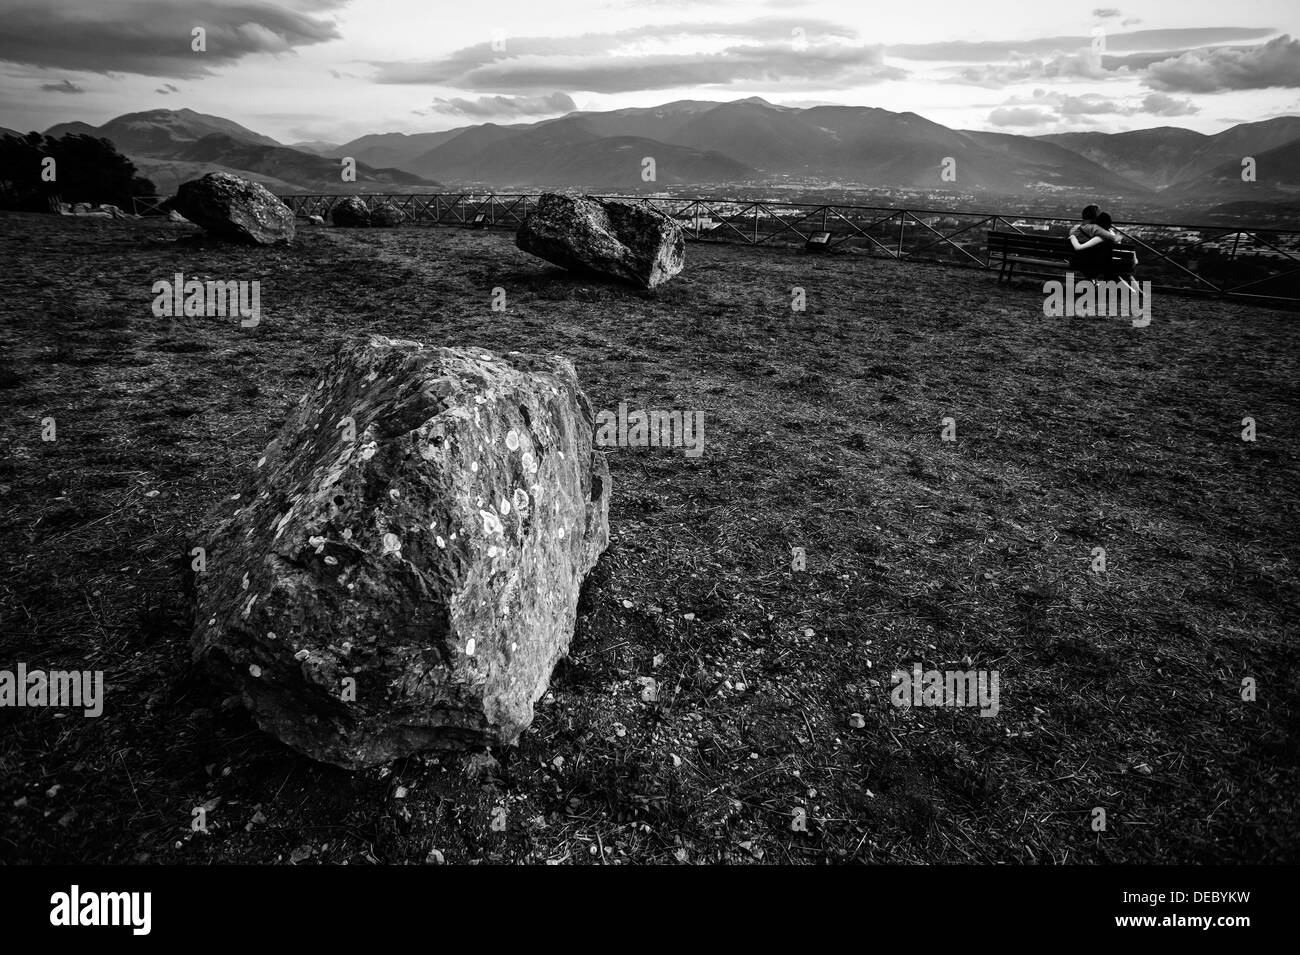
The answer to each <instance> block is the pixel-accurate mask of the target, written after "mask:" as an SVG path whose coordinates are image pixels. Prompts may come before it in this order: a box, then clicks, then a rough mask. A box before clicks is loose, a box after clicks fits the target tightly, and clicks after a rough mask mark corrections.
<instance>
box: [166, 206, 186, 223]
mask: <svg viewBox="0 0 1300 955" xmlns="http://www.w3.org/2000/svg"><path fill="white" fill-rule="evenodd" d="M167 221H169V222H189V221H190V220H189V219H187V218H185V217H184V216H183V215H181V214H180V213H179V212H177V211H176V210H175V209H172V210H171V211H169V212H168V213H167Z"/></svg>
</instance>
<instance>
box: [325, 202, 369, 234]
mask: <svg viewBox="0 0 1300 955" xmlns="http://www.w3.org/2000/svg"><path fill="white" fill-rule="evenodd" d="M330 221H331V222H333V223H334V224H335V225H336V226H340V227H342V228H346V229H355V228H362V227H365V226H368V225H370V209H369V208H368V207H367V206H366V201H365V200H364V199H361V198H359V197H357V196H348V197H347V198H346V199H344V200H343V201H342V202H340V203H338V204H337V205H336V206H335V207H334V208H333V209H332V210H330Z"/></svg>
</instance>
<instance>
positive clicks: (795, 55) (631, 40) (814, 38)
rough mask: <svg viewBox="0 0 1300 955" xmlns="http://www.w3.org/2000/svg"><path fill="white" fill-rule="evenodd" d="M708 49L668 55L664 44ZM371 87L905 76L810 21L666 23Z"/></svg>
mask: <svg viewBox="0 0 1300 955" xmlns="http://www.w3.org/2000/svg"><path fill="white" fill-rule="evenodd" d="M683 38H684V39H687V40H689V41H690V43H691V45H693V46H699V47H708V49H707V50H705V49H701V50H700V51H699V52H691V53H676V52H668V50H670V49H671V46H670V43H671V41H674V40H678V39H683ZM376 66H377V67H378V73H377V75H376V80H377V82H380V83H396V84H400V83H428V84H437V85H444V86H452V87H456V88H459V89H470V90H479V91H483V92H492V93H515V92H524V91H538V90H553V89H557V88H564V89H574V90H585V91H589V92H596V93H622V92H631V91H636V90H656V89H670V88H673V87H679V86H693V85H694V86H702V85H710V86H712V85H717V86H726V85H729V84H733V83H746V84H777V85H780V84H784V83H791V84H793V85H794V86H796V87H797V86H798V85H799V84H801V83H812V82H814V81H815V83H816V84H818V85H821V86H850V85H855V84H860V83H871V82H875V81H879V80H883V79H897V78H901V77H903V76H906V75H907V74H906V71H904V70H901V69H898V68H897V67H892V66H889V65H887V64H886V63H885V62H884V55H883V52H882V50H881V48H880V47H879V46H868V45H864V44H862V43H860V42H859V41H858V38H857V35H856V34H855V33H854V32H853V31H852V30H850V29H848V28H846V27H842V26H840V25H838V24H835V23H831V22H829V21H824V20H816V19H812V18H789V17H764V18H759V19H757V20H753V21H750V22H748V23H743V24H736V23H689V24H688V23H669V24H658V25H652V26H646V27H638V28H636V29H631V30H622V31H617V32H612V33H586V34H581V35H578V36H572V37H505V38H504V44H503V45H502V48H501V49H497V50H494V49H492V44H491V43H480V44H476V45H474V46H469V47H465V48H463V49H460V50H456V51H454V52H453V53H451V54H449V55H448V56H446V57H443V58H441V59H437V60H430V61H425V62H417V63H378V64H376Z"/></svg>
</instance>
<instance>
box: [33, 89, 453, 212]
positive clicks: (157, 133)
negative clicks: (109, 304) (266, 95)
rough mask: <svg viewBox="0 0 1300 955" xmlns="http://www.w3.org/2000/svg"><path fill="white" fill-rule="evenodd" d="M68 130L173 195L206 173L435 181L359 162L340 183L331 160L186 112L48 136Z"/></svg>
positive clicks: (403, 186)
mask: <svg viewBox="0 0 1300 955" xmlns="http://www.w3.org/2000/svg"><path fill="white" fill-rule="evenodd" d="M68 133H75V134H81V135H86V136H98V137H100V138H103V139H108V140H110V141H112V143H113V145H114V146H116V147H117V150H118V152H120V153H122V154H124V155H125V156H127V157H129V158H130V160H131V161H132V162H133V163H135V165H136V168H137V169H139V170H140V173H141V174H142V175H144V176H147V177H148V178H150V179H152V180H153V181H154V185H156V186H157V187H158V188H159V189H160V190H164V191H167V190H171V191H175V188H176V187H177V186H178V185H180V183H182V182H184V181H186V180H188V179H195V178H197V177H199V176H201V175H203V174H204V173H206V172H233V173H235V174H236V175H240V176H244V177H245V178H248V179H252V180H254V181H256V182H260V183H262V184H263V185H265V186H267V187H268V188H270V189H272V190H274V191H277V192H361V191H365V190H370V191H381V192H412V191H415V192H423V191H430V190H436V189H439V188H441V183H438V182H436V181H434V180H431V179H425V178H423V177H421V176H417V175H413V174H412V173H409V172H406V171H405V170H402V169H392V168H375V167H373V166H370V165H368V164H366V163H364V162H360V161H358V163H357V182H356V183H355V184H353V183H344V182H343V181H342V177H341V175H340V170H341V167H340V164H339V161H338V160H337V159H335V158H332V157H329V156H323V155H320V154H319V153H315V152H308V151H306V150H302V149H293V148H291V147H288V146H283V145H281V144H280V143H278V142H276V141H275V140H274V139H272V138H271V137H270V136H263V135H262V134H261V133H256V132H254V131H253V130H251V129H247V128H246V127H244V126H240V125H239V124H238V123H235V122H232V121H231V120H228V119H223V118H221V117H220V116H209V115H206V114H204V113H196V112H195V111H194V110H190V109H179V110H169V109H155V110H149V111H148V112H144V113H127V114H126V115H124V116H118V117H117V118H116V119H111V120H109V121H108V122H107V123H105V124H104V125H103V126H90V125H88V124H86V123H61V124H59V125H57V126H51V127H50V128H49V129H47V130H46V131H45V135H46V136H55V137H57V136H63V135H66V134H68Z"/></svg>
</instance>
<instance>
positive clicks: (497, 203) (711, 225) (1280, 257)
mask: <svg viewBox="0 0 1300 955" xmlns="http://www.w3.org/2000/svg"><path fill="white" fill-rule="evenodd" d="M358 197H359V198H360V199H362V200H363V201H364V202H365V203H366V204H367V206H368V207H369V208H374V207H375V206H376V205H378V204H379V203H390V204H392V205H394V206H396V207H397V208H399V209H401V210H402V211H403V212H404V213H406V214H407V215H408V216H409V217H410V218H411V219H412V220H413V221H415V222H430V223H434V224H439V225H463V226H469V225H483V226H488V227H494V228H502V227H510V228H514V227H517V226H518V225H520V224H521V223H522V222H524V221H525V220H526V219H527V218H528V216H529V215H530V214H531V212H532V208H533V206H535V205H536V203H537V200H538V198H539V197H540V193H493V192H461V193H362V194H358ZM345 198H348V197H347V196H346V195H326V194H290V195H283V196H281V197H280V199H281V200H282V201H283V202H284V203H285V204H286V205H288V206H289V208H290V209H292V210H293V211H294V214H295V215H298V216H309V215H319V216H322V217H328V216H329V214H330V211H331V210H332V209H333V207H334V206H335V205H336V204H337V203H339V202H340V201H342V200H343V199H345ZM598 198H603V199H622V200H625V201H630V202H637V203H641V204H643V205H647V206H649V207H651V208H654V209H657V210H658V211H659V212H661V213H663V214H665V215H667V216H669V217H671V218H672V219H674V220H675V221H676V222H677V223H678V224H679V225H680V226H681V227H682V228H683V230H684V231H685V233H686V236H687V238H688V239H691V240H693V241H699V242H719V241H720V242H738V243H743V244H746V245H780V244H789V243H794V242H806V241H807V240H808V239H809V238H810V237H811V235H812V233H813V232H830V233H831V241H830V243H829V244H828V248H832V249H833V248H845V249H852V250H854V251H858V252H860V253H865V254H867V255H872V256H882V257H888V258H892V259H897V260H905V261H931V262H939V263H941V264H946V265H952V266H957V267H964V268H979V269H988V268H990V267H994V268H996V266H991V265H990V262H989V259H988V242H987V233H988V232H989V231H995V230H1005V231H1014V232H1020V231H1044V230H1046V231H1049V232H1064V230H1065V229H1066V228H1067V227H1068V226H1069V225H1070V224H1071V222H1070V221H1069V220H1067V219H1062V218H1060V217H1057V216H1045V215H1038V214H1031V213H1025V214H1019V213H1017V214H1010V213H1006V212H997V211H989V212H985V211H956V210H952V209H915V208H894V207H888V206H871V205H855V204H851V203H801V202H784V201H777V200H766V199H729V198H720V197H707V196H700V197H663V196H599V197H598ZM161 201H162V198H161V197H157V198H156V200H155V199H152V198H150V197H140V198H139V199H138V200H137V209H136V211H137V212H140V211H142V207H144V206H147V205H148V204H149V203H151V202H152V203H153V207H155V208H156V206H157V204H158V203H160V202H161ZM1116 230H1117V231H1118V232H1120V233H1121V234H1122V235H1123V236H1124V237H1125V242H1126V243H1129V244H1131V246H1132V247H1133V248H1134V249H1136V250H1138V252H1139V256H1140V259H1141V264H1140V266H1139V273H1138V274H1139V278H1140V279H1144V280H1150V281H1151V282H1152V285H1153V287H1154V288H1157V289H1161V290H1165V291H1179V292H1193V293H1204V294H1210V295H1216V296H1224V297H1233V298H1254V299H1272V300H1282V301H1286V302H1291V303H1300V229H1287V228H1272V227H1264V228H1255V227H1249V228H1246V227H1234V226H1221V225H1218V226H1216V225H1188V224H1181V223H1169V222H1140V221H1128V222H1119V223H1116Z"/></svg>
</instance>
